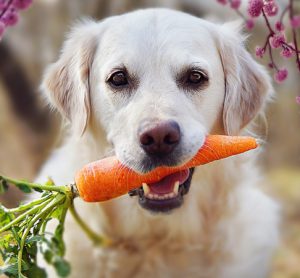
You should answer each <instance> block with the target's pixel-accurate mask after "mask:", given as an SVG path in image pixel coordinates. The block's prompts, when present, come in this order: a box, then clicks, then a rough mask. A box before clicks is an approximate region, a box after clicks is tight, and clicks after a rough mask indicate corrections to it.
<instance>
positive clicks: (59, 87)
mask: <svg viewBox="0 0 300 278" xmlns="http://www.w3.org/2000/svg"><path fill="white" fill-rule="evenodd" d="M243 40H244V39H243V37H242V35H241V34H240V32H239V30H238V27H237V26H236V24H225V25H216V24H213V23H209V22H206V21H204V20H201V19H199V18H196V17H193V16H190V15H187V14H184V13H181V12H176V11H171V10H165V9H149V10H141V11H136V12H133V13H129V14H125V15H121V16H115V17H111V18H108V19H106V20H104V21H102V22H93V21H85V22H83V23H81V24H79V25H77V26H75V28H74V29H73V31H72V32H71V33H70V35H69V37H68V38H67V40H66V42H65V45H64V47H63V50H62V54H61V57H60V58H59V60H58V61H57V62H56V63H54V64H53V65H51V66H50V67H49V68H48V69H47V71H46V74H45V78H44V82H43V89H44V91H45V92H46V94H47V97H48V98H49V100H50V102H51V103H52V104H53V106H54V107H56V108H57V109H58V110H59V111H60V112H61V113H62V115H63V116H65V117H66V118H67V119H68V120H69V121H70V122H71V124H72V125H71V126H72V132H71V134H69V135H68V136H67V137H68V138H67V139H66V140H65V143H64V145H63V146H62V147H61V148H60V149H58V150H57V151H55V152H54V153H53V155H52V156H51V158H50V159H49V160H48V162H47V163H46V164H45V165H44V167H43V169H42V171H41V173H40V175H39V177H38V180H39V181H44V180H45V179H46V177H47V176H51V177H52V178H53V180H54V181H55V182H56V183H57V184H65V183H68V182H72V181H73V178H74V174H75V172H76V170H78V169H80V167H81V166H83V165H84V164H85V163H87V162H90V161H93V160H97V159H100V158H102V157H103V156H105V155H111V154H113V153H114V152H115V153H116V155H117V156H118V157H119V158H120V159H121V160H122V161H123V162H124V163H126V164H127V165H129V166H130V167H133V168H134V169H136V170H137V171H142V170H143V165H140V164H139V161H140V159H141V155H142V154H141V153H142V151H141V150H140V149H139V145H138V142H137V138H136V134H137V131H136V130H137V128H138V124H139V122H140V121H141V120H142V119H143V118H147V117H157V118H159V119H170V118H171V119H174V120H176V121H177V122H178V123H179V125H180V128H181V129H182V133H183V134H184V136H183V142H182V149H183V154H182V156H181V158H180V159H181V161H184V160H187V159H189V158H190V157H192V155H193V154H194V153H195V152H196V150H197V149H198V148H199V147H200V146H201V145H202V144H203V140H204V136H205V134H208V133H221V134H231V135H233V134H234V135H235V134H241V132H242V129H244V127H246V126H247V125H248V124H249V123H250V122H251V121H252V120H253V119H254V117H255V116H256V115H257V114H258V113H259V112H260V111H261V110H262V109H263V106H264V103H265V101H266V100H267V98H268V96H269V95H270V93H271V89H272V88H271V85H270V80H269V77H268V75H267V73H266V72H265V70H264V69H263V68H262V67H261V66H260V65H258V64H257V63H256V62H255V61H254V60H253V59H252V58H251V56H250V55H249V54H248V53H247V52H246V50H245V49H244V46H243ZM195 64H196V65H198V66H200V67H201V68H203V69H204V70H205V71H206V72H207V73H208V75H209V85H208V86H207V87H206V88H204V89H203V90H200V91H199V92H196V93H195V92H193V93H191V92H186V91H184V90H183V89H181V88H180V87H178V86H177V84H176V82H175V77H176V74H177V73H178V72H180V71H181V70H182V68H184V67H187V66H190V65H195ZM120 65H123V66H126V67H127V69H128V71H129V72H131V73H132V74H134V75H135V76H136V77H137V78H138V79H139V82H138V86H137V89H135V91H134V92H128V94H127V95H126V93H125V94H124V93H120V92H113V91H112V90H111V88H110V87H109V86H108V85H107V84H106V83H105V79H106V78H107V75H108V74H109V73H110V72H111V70H112V69H113V68H114V67H118V66H120ZM81 134H82V135H81ZM255 154H256V152H252V153H248V154H244V155H239V156H236V157H233V158H228V159H225V160H222V161H217V162H214V163H212V164H209V165H205V166H201V167H199V168H197V170H196V172H195V174H194V176H193V179H192V184H191V189H190V192H189V193H188V194H187V195H186V196H185V199H184V204H183V205H182V207H180V208H179V209H176V210H174V211H173V212H172V213H171V214H167V215H165V214H157V215H152V214H150V213H149V212H147V211H146V210H144V209H142V208H141V207H140V206H139V205H138V202H137V198H136V197H134V198H130V197H129V196H123V197H121V198H118V199H116V200H112V201H109V202H104V203H100V204H89V203H84V202H82V201H80V200H76V202H75V205H76V207H77V209H78V210H79V212H80V214H81V215H82V217H83V218H84V219H85V220H87V221H88V222H89V224H90V225H91V226H92V228H93V229H95V230H96V231H98V232H101V233H103V234H105V235H106V236H108V237H110V238H111V239H112V240H113V241H114V245H113V247H111V248H107V249H100V248H94V247H93V246H92V244H91V242H90V241H89V240H88V239H87V237H86V236H85V234H84V233H83V232H82V231H81V229H80V228H79V227H78V226H77V224H76V223H74V220H73V219H72V218H71V217H68V218H67V224H66V232H65V233H66V234H65V240H66V247H67V259H68V260H70V262H71V265H72V277H90V278H91V277H164V278H165V277H223V278H225V277H226V278H235V277H236V278H239V277H243V278H246V277H249V278H254V277H255V278H259V277H266V276H267V275H268V272H269V269H270V260H271V257H272V253H273V251H274V248H275V246H276V243H277V238H278V227H277V225H278V208H277V205H276V203H275V202H273V201H272V200H271V199H270V198H269V197H268V196H266V195H265V194H264V193H263V192H262V191H261V190H260V188H259V187H260V185H261V184H262V182H263V181H262V180H261V179H260V174H259V172H258V171H257V169H256V167H255V163H254V159H255V158H254V156H255ZM52 276H53V277H54V276H55V275H54V274H52V275H51V277H52Z"/></svg>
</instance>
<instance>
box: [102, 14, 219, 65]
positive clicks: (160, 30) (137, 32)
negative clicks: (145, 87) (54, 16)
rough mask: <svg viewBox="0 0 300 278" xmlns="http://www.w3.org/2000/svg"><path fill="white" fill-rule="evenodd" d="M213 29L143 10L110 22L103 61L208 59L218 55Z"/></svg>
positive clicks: (197, 21) (195, 21) (185, 16)
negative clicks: (195, 57) (106, 59)
mask: <svg viewBox="0 0 300 278" xmlns="http://www.w3.org/2000/svg"><path fill="white" fill-rule="evenodd" d="M212 26H213V25H212V24H210V23H208V22H206V21H204V20H201V19H199V18H196V17H194V16H191V15H188V14H184V13H181V12H176V11H171V10H163V9H162V10H143V11H138V12H134V13H129V14H125V15H122V16H118V17H114V18H112V19H111V20H110V21H108V22H107V28H106V32H105V34H104V36H103V38H102V40H101V45H100V48H101V52H102V54H103V56H104V57H113V58H114V59H115V60H116V61H117V60H119V61H121V60H122V62H123V63H126V60H127V61H130V62H131V63H132V62H133V61H134V60H135V58H136V57H138V62H140V57H141V56H142V57H143V60H144V61H145V63H146V62H147V59H154V58H155V57H156V58H157V60H159V61H161V62H163V61H164V60H165V59H168V60H173V59H176V60H178V59H179V58H180V59H182V60H184V59H185V58H187V56H198V57H199V56H200V57H201V56H202V57H206V58H208V57H210V56H212V55H215V54H216V49H215V43H214V40H213V36H212V35H211V31H212V28H213V27H212ZM179 53H180V57H179V56H178V54H179ZM178 62H180V61H178ZM183 63H184V62H183Z"/></svg>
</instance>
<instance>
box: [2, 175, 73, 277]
mask: <svg viewBox="0 0 300 278" xmlns="http://www.w3.org/2000/svg"><path fill="white" fill-rule="evenodd" d="M8 183H9V184H14V185H16V186H17V187H18V188H19V189H20V190H22V191H23V192H25V193H30V192H32V190H35V191H38V192H41V193H42V194H41V198H40V199H37V200H34V201H32V202H30V203H27V204H22V205H20V206H19V207H17V208H14V209H8V208H6V207H4V206H3V205H1V204H0V235H1V236H0V275H1V274H4V275H6V276H7V277H12V278H15V277H18V278H26V277H40V278H44V277H47V274H46V272H45V270H44V269H43V268H41V267H39V266H38V264H37V255H38V253H39V252H41V254H42V255H43V256H44V258H45V260H46V262H47V263H48V264H50V265H52V266H53V267H54V268H55V270H56V272H57V274H58V276H60V277H67V276H68V275H69V273H70V265H69V264H68V262H66V261H65V260H64V258H63V257H64V255H65V245H64V241H63V231H64V221H65V216H66V213H67V210H68V208H69V206H70V204H71V203H72V200H73V198H74V196H73V195H72V193H71V190H70V188H69V187H54V186H53V183H51V184H50V183H47V184H46V185H40V186H39V185H37V184H31V183H27V182H25V181H15V180H11V179H7V178H4V177H1V176H0V192H5V191H6V190H7V188H8ZM56 188H57V190H55V189H56ZM54 218H55V219H57V220H58V224H57V226H56V228H55V230H54V233H53V234H51V233H48V232H47V233H46V232H45V230H46V226H47V224H48V223H49V221H51V220H52V219H54ZM1 262H2V263H1Z"/></svg>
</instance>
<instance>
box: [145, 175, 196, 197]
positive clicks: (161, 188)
mask: <svg viewBox="0 0 300 278" xmlns="http://www.w3.org/2000/svg"><path fill="white" fill-rule="evenodd" d="M189 173H190V171H189V169H186V170H183V171H180V172H177V173H174V174H172V175H169V176H166V177H164V178H163V179H161V180H160V181H158V182H154V183H149V184H148V186H149V188H150V191H151V193H156V194H166V193H170V192H173V189H174V185H175V182H176V181H179V184H183V183H184V182H185V181H186V180H187V179H188V177H189Z"/></svg>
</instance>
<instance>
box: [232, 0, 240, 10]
mask: <svg viewBox="0 0 300 278" xmlns="http://www.w3.org/2000/svg"><path fill="white" fill-rule="evenodd" d="M240 6H241V0H231V2H230V7H231V8H232V9H234V10H237V9H238V8H239V7H240Z"/></svg>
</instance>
